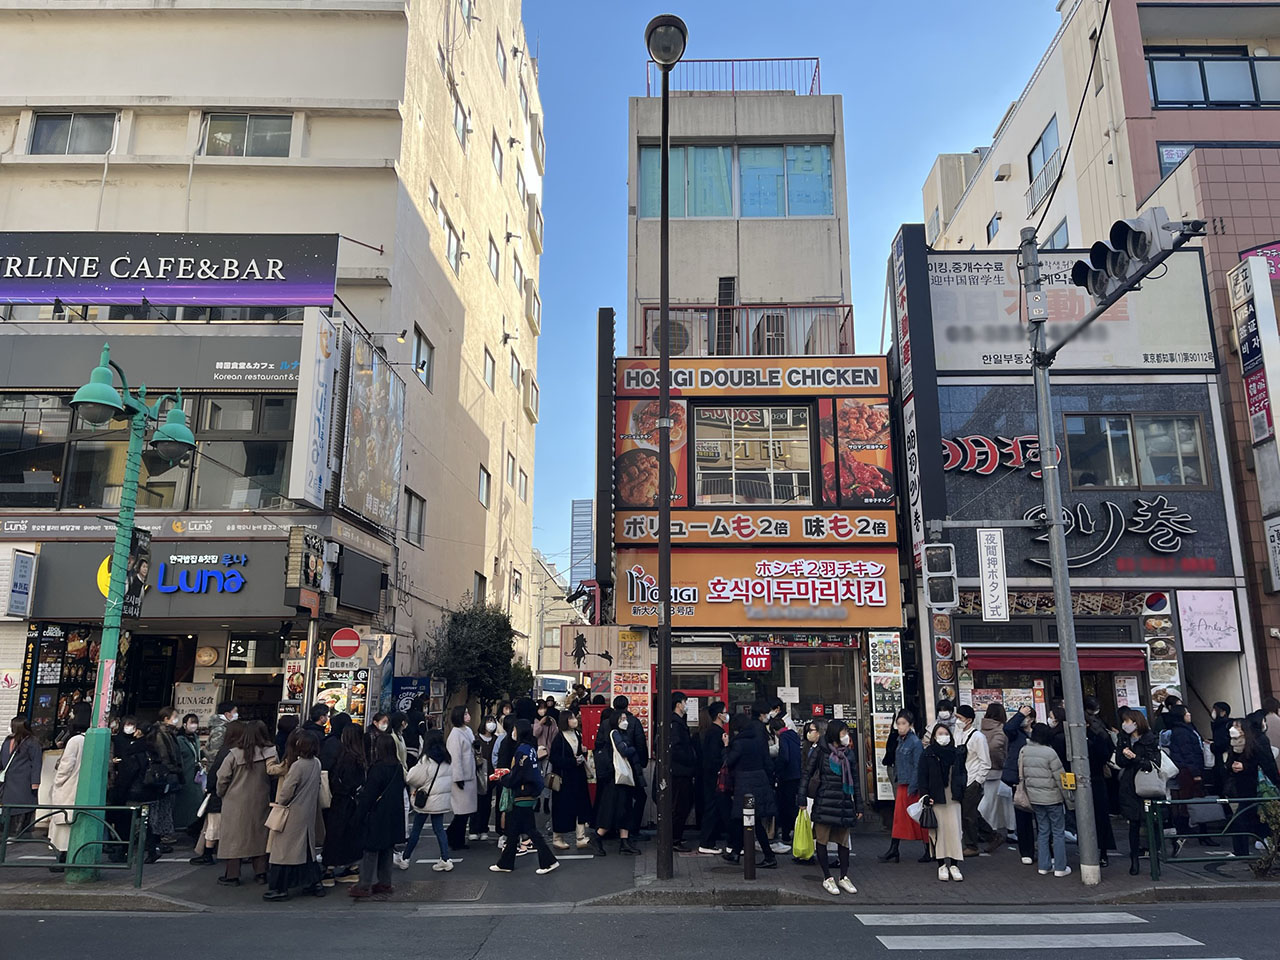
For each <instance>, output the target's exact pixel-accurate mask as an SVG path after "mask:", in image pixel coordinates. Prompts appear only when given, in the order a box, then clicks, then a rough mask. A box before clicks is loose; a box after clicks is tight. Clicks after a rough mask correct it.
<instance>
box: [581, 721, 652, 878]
mask: <svg viewBox="0 0 1280 960" xmlns="http://www.w3.org/2000/svg"><path fill="white" fill-rule="evenodd" d="M627 727H628V721H627V715H626V714H625V713H618V712H617V711H615V710H613V709H612V708H610V709H607V710H605V711H604V712H602V713H601V714H600V726H599V727H598V728H597V729H596V743H595V748H594V753H595V764H596V810H595V825H596V832H595V834H594V835H593V836H592V837H591V844H592V847H593V848H594V852H595V855H596V856H597V857H603V856H605V848H604V838H605V837H606V836H607V835H608V834H609V833H610V832H611V831H614V830H616V831H618V838H619V842H618V852H619V853H621V854H624V855H626V856H638V855H639V853H640V848H639V847H637V846H636V845H635V841H633V840H632V839H631V814H632V806H633V803H634V801H633V794H634V793H635V787H633V786H631V785H630V784H629V783H626V782H619V781H620V780H622V781H626V780H634V779H635V767H634V763H635V757H636V752H635V748H634V747H633V746H631V740H630V738H629V737H628V736H627Z"/></svg>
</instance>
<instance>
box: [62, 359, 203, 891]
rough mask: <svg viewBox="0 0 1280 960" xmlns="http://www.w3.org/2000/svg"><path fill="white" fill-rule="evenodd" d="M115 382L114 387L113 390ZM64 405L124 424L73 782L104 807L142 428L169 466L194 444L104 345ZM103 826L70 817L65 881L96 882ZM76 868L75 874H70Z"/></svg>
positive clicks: (176, 409)
mask: <svg viewBox="0 0 1280 960" xmlns="http://www.w3.org/2000/svg"><path fill="white" fill-rule="evenodd" d="M115 374H119V376H120V384H121V386H120V388H119V389H117V388H116V386H115ZM166 401H169V402H172V403H173V404H174V406H172V407H170V409H169V411H168V412H167V413H166V414H165V416H164V421H163V422H161V420H160V408H161V406H163V405H164V403H165V402H166ZM71 406H72V408H73V409H74V410H75V411H76V413H77V414H78V415H79V416H80V418H81V419H83V420H84V421H85V422H87V423H91V424H94V425H95V426H103V425H105V424H107V423H110V422H111V421H112V420H114V419H118V418H124V419H127V420H128V421H129V448H128V453H127V454H126V456H125V468H124V485H123V486H122V487H121V490H120V512H119V513H118V514H117V516H116V541H115V548H114V549H113V551H112V554H111V584H110V587H109V589H108V591H107V604H106V609H105V610H104V612H103V616H102V644H101V646H100V649H99V652H98V676H97V681H96V690H95V693H94V696H93V725H92V726H91V727H90V728H89V730H88V731H87V732H86V733H85V735H84V754H83V756H82V758H81V761H80V784H79V787H78V788H77V790H76V804H77V805H78V806H103V805H104V804H105V803H106V799H107V773H108V771H109V769H110V767H111V731H110V730H109V729H108V728H107V715H108V713H109V712H110V710H111V689H112V685H113V681H114V679H115V672H116V654H117V652H118V650H119V647H120V619H121V613H122V611H123V608H124V598H125V589H126V586H127V576H128V566H129V550H130V548H131V546H132V543H133V513H134V506H135V505H136V503H137V500H138V477H139V474H140V472H141V467H142V448H143V445H144V443H145V438H146V433H147V428H148V427H149V426H150V425H151V424H152V423H156V424H158V426H157V427H156V429H155V432H154V433H153V434H152V436H151V446H152V448H153V449H154V450H155V451H156V453H158V454H159V455H160V456H161V457H163V458H164V459H166V460H169V461H170V462H174V461H177V460H181V459H182V458H183V457H184V456H186V455H187V454H188V453H190V452H191V451H193V450H194V449H195V446H196V438H195V436H194V435H193V434H192V432H191V429H190V428H189V427H188V426H187V418H186V416H185V414H183V412H182V391H181V390H178V391H177V393H176V395H174V396H170V395H168V394H163V395H161V396H159V397H157V398H156V400H155V402H154V403H151V404H148V403H147V387H146V384H142V385H140V386H139V387H138V389H137V390H136V391H130V389H129V381H128V379H126V377H125V375H124V371H123V370H122V369H120V366H119V365H118V364H116V363H114V362H113V361H112V360H111V347H110V345H109V344H103V345H102V360H101V361H100V362H99V364H98V366H96V367H94V368H93V373H91V374H90V375H89V382H88V383H86V384H85V385H84V386H83V387H81V388H80V389H79V390H77V391H76V395H75V396H74V397H73V398H72V400H71ZM101 839H102V824H101V822H100V821H99V820H97V819H95V818H92V817H85V816H82V817H77V818H76V820H75V822H74V823H73V824H72V827H71V839H70V841H69V844H68V847H67V865H68V869H67V872H66V877H67V882H68V883H84V882H87V881H90V880H94V879H96V878H97V873H98V871H97V870H96V869H94V865H96V864H97V863H98V858H99V854H100V853H101V851H102V848H101V846H100V845H99V844H98V841H100V840H101ZM72 864H75V865H76V869H71V865H72Z"/></svg>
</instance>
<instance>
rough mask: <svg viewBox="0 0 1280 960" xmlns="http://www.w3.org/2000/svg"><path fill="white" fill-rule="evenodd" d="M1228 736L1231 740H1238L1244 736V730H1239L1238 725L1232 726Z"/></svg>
mask: <svg viewBox="0 0 1280 960" xmlns="http://www.w3.org/2000/svg"><path fill="white" fill-rule="evenodd" d="M1229 736H1230V737H1231V739H1233V740H1239V739H1240V738H1241V737H1243V736H1244V731H1243V730H1241V729H1240V728H1239V727H1232V728H1231V730H1230V732H1229Z"/></svg>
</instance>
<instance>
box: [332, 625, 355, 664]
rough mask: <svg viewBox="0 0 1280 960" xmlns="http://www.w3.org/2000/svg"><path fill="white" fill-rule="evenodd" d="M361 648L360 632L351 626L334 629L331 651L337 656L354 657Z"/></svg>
mask: <svg viewBox="0 0 1280 960" xmlns="http://www.w3.org/2000/svg"><path fill="white" fill-rule="evenodd" d="M359 649H360V634H358V633H356V631H354V630H352V629H351V628H350V627H342V628H341V629H339V630H335V631H333V636H332V637H331V638H330V639H329V652H330V653H332V654H333V655H334V656H335V657H342V658H344V659H345V658H346V657H354V656H355V655H356V653H357V652H358V651H359Z"/></svg>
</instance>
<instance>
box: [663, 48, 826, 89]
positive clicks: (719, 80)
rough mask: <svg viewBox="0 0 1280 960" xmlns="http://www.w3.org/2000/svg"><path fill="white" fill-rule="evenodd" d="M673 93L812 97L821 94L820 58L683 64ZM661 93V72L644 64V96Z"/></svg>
mask: <svg viewBox="0 0 1280 960" xmlns="http://www.w3.org/2000/svg"><path fill="white" fill-rule="evenodd" d="M671 89H672V90H673V91H680V92H685V93H775V92H782V93H793V94H795V95H797V96H812V95H815V94H819V93H821V92H822V70H821V65H820V63H819V61H818V58H817V57H790V58H783V57H778V58H772V59H765V60H681V61H680V62H679V63H677V64H676V65H675V68H674V69H673V70H672V71H671ZM661 93H662V72H661V71H660V70H659V69H658V66H657V64H655V63H654V62H653V61H652V60H650V61H649V62H648V63H647V64H645V96H647V97H656V96H659V95H660V94H661Z"/></svg>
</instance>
